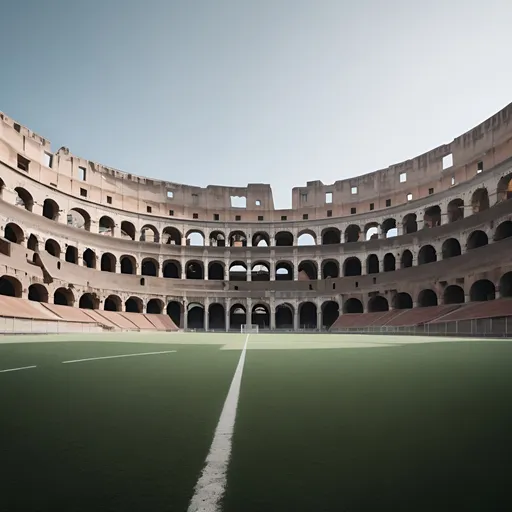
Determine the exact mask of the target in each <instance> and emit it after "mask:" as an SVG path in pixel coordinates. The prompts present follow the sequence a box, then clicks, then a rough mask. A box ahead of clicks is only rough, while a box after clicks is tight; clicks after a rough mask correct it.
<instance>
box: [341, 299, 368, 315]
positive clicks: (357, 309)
mask: <svg viewBox="0 0 512 512" xmlns="http://www.w3.org/2000/svg"><path fill="white" fill-rule="evenodd" d="M363 312H364V307H363V303H362V302H361V301H360V300H359V299H354V298H351V299H347V300H346V301H345V302H344V303H343V313H363Z"/></svg>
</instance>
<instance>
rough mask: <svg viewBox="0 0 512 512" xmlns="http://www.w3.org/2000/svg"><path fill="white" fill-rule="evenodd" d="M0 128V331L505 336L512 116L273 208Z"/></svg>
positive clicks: (12, 125) (268, 199)
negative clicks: (251, 327)
mask: <svg viewBox="0 0 512 512" xmlns="http://www.w3.org/2000/svg"><path fill="white" fill-rule="evenodd" d="M0 118H1V122H0V193H1V196H0V197H1V200H0V212H1V219H0V220H1V222H0V224H1V225H0V229H1V234H2V238H1V240H0V264H1V269H0V275H1V278H0V294H1V295H0V332H5V333H9V332H14V333H23V332H27V333H28V332H101V331H124V330H133V331H144V330H148V331H150V330H152V331H172V330H177V329H183V330H192V329H195V330H204V331H230V330H237V331H240V326H241V325H243V324H255V325H258V326H259V329H260V330H269V331H276V330H285V331H304V330H307V331H323V332H325V331H337V332H351V331H366V332H368V331H371V332H374V331H375V332H376V331H378V332H404V333H405V332H407V333H411V332H412V333H433V334H435V333H448V334H450V333H462V334H478V335H494V336H498V335H499V336H503V335H507V334H508V335H510V334H512V322H510V321H509V320H508V318H510V317H512V300H511V297H512V264H511V263H510V253H511V249H512V220H511V216H512V201H509V199H510V198H512V182H511V179H512V104H511V105H508V106H507V107H506V108H504V109H503V110H501V111H500V112H498V113H497V114H495V115H494V116H492V117H491V118H489V119H487V120H486V121H485V122H483V123H482V124H480V125H478V126H476V127H475V128H473V129H471V130H470V131H468V132H466V133H464V134H463V135H460V136H458V137H457V138H455V139H454V140H453V141H452V142H450V143H448V144H445V145H442V146H439V147H437V148H435V149H433V150H431V151H429V152H427V153H425V154H422V155H419V156H417V157H415V158H411V159H409V160H406V161H404V162H401V163H398V164H394V165H391V166H389V167H388V168H385V169H381V170H378V171H375V172H371V173H368V174H365V175H362V176H358V177H354V178H350V179H344V180H340V181H336V182H335V183H333V184H329V185H325V184H323V183H322V182H321V181H310V182H307V183H306V185H305V186H303V187H296V188H293V189H292V207H291V208H290V209H286V210H283V209H276V208H274V202H273V196H272V189H271V187H270V185H266V184H259V183H257V184H252V183H250V184H248V185H247V186H246V187H224V186H216V185H208V186H207V187H205V188H201V187H194V186H189V185H186V184H183V183H177V182H168V181H159V180H155V179H151V178H147V177H143V176H138V175H133V174H127V173H125V172H122V171H118V170H116V169H112V168H108V167H106V166H104V165H101V164H98V163H96V162H93V161H90V160H85V159H83V158H81V157H78V156H75V155H73V154H72V153H71V152H70V150H69V149H68V148H65V147H62V148H60V149H59V150H58V151H56V152H52V149H51V145H50V142H49V141H48V140H47V139H45V138H43V137H41V136H40V135H37V134H35V133H34V132H32V131H31V130H30V129H29V128H26V127H24V126H22V125H20V124H18V123H17V122H15V121H14V120H12V119H10V118H9V117H8V116H7V115H5V114H0ZM143 173H144V174H151V172H150V170H148V169H145V170H143ZM169 174H171V175H173V177H178V176H179V175H177V174H176V173H175V172H171V171H170V173H169ZM179 181H186V176H179Z"/></svg>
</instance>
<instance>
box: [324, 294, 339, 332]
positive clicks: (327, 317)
mask: <svg viewBox="0 0 512 512" xmlns="http://www.w3.org/2000/svg"><path fill="white" fill-rule="evenodd" d="M339 314H340V307H339V305H338V303H337V302H335V301H333V300H328V301H326V302H324V303H323V304H322V327H323V328H324V329H329V328H330V327H331V325H332V324H333V323H334V322H336V320H337V319H338V316H339Z"/></svg>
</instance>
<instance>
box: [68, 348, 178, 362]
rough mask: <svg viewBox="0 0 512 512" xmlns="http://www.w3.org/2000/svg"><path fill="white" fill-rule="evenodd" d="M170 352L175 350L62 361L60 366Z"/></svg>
mask: <svg viewBox="0 0 512 512" xmlns="http://www.w3.org/2000/svg"><path fill="white" fill-rule="evenodd" d="M171 352H176V350H163V351H161V352H141V353H137V354H120V355H117V356H103V357H88V358H86V359H73V360H71V361H62V364H69V363H81V362H83V361H97V360H99V359H115V358H116V357H137V356H152V355H154V354H170V353H171Z"/></svg>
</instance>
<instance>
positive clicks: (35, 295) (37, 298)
mask: <svg viewBox="0 0 512 512" xmlns="http://www.w3.org/2000/svg"><path fill="white" fill-rule="evenodd" d="M28 300H32V301H34V302H48V290H47V289H46V287H45V286H43V285H42V284H39V283H36V284H31V285H30V286H29V287H28Z"/></svg>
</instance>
